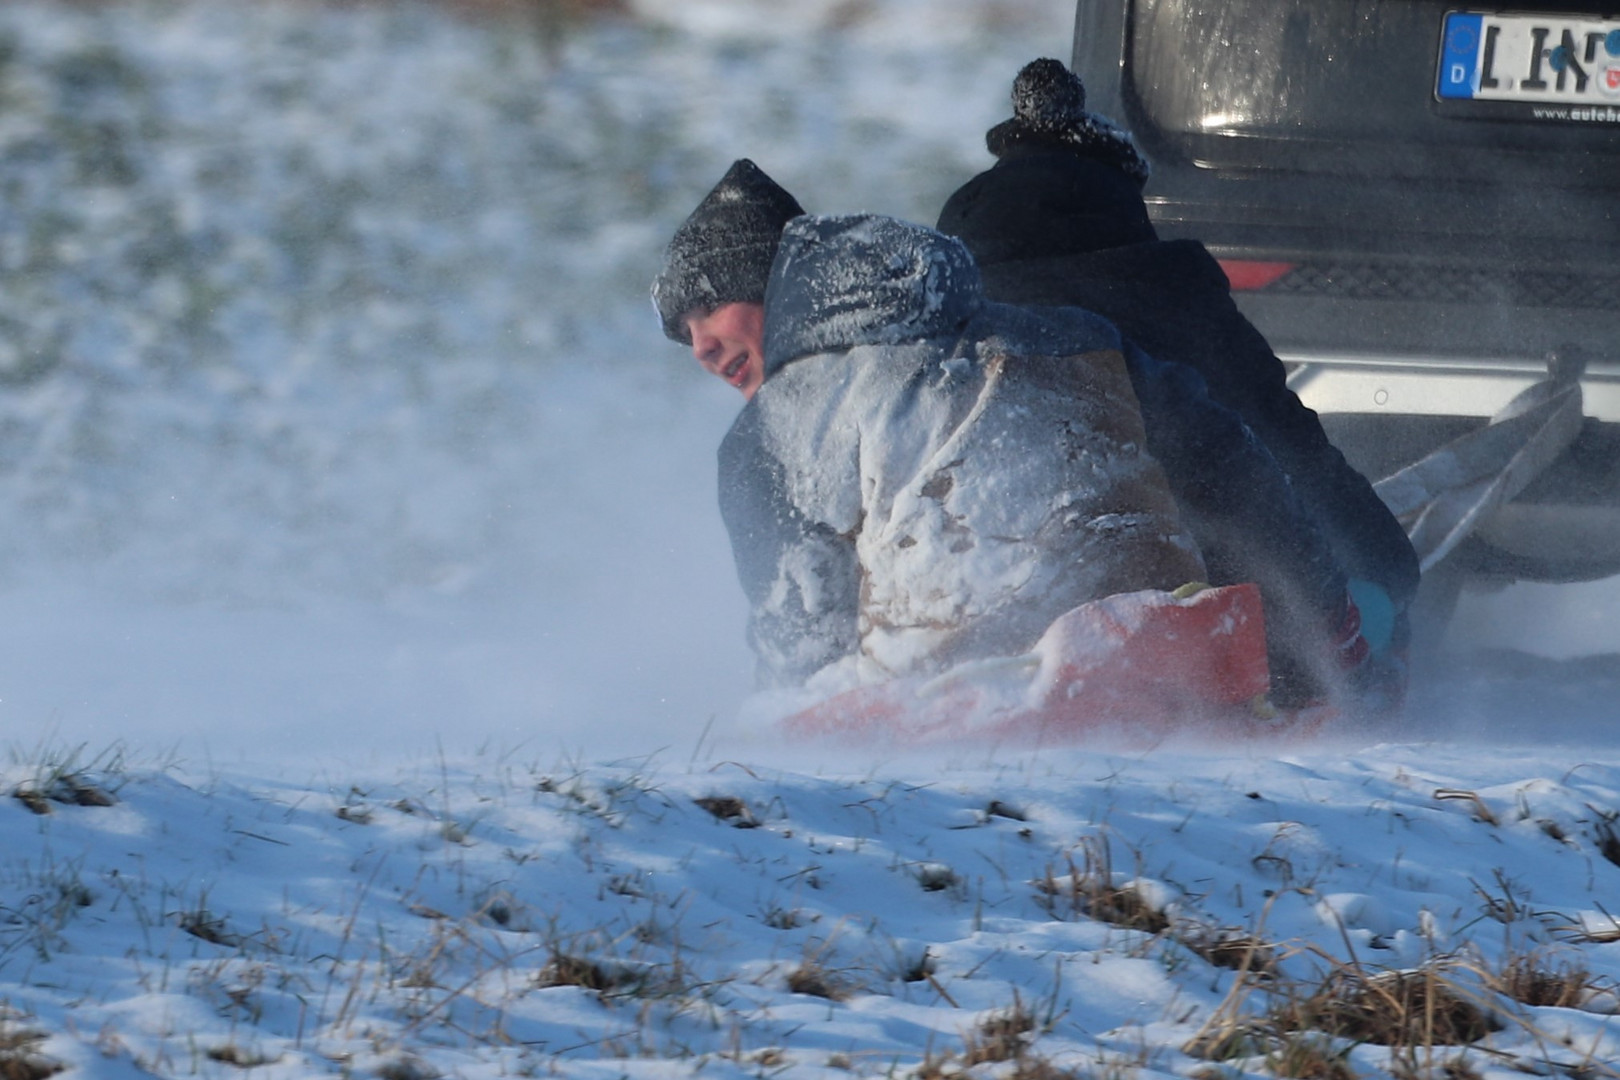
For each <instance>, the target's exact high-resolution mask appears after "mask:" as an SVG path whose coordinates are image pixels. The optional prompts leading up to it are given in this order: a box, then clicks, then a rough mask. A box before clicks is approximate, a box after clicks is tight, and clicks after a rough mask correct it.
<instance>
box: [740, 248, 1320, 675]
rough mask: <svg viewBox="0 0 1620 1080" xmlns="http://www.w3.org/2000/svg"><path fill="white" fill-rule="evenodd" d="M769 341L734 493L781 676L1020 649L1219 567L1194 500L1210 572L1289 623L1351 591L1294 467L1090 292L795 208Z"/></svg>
mask: <svg viewBox="0 0 1620 1080" xmlns="http://www.w3.org/2000/svg"><path fill="white" fill-rule="evenodd" d="M765 351H766V372H767V378H766V382H765V385H764V386H763V387H762V388H761V390H760V392H759V393H758V394H757V395H756V396H755V399H754V401H753V402H752V403H751V404H750V405H749V406H748V407H747V408H745V410H744V412H743V414H742V415H741V416H740V417H739V418H738V421H737V424H736V425H735V426H734V428H733V430H732V432H731V433H730V434H729V435H728V437H727V439H726V441H725V444H724V445H723V447H722V453H721V501H722V507H723V510H724V512H725V517H726V523H727V526H728V528H729V529H730V531H731V535H732V542H733V547H734V550H735V551H736V553H737V559H738V569H739V573H740V575H741V577H742V579H743V584H744V588H745V590H746V591H747V593H748V595H749V599H750V601H751V605H752V609H753V613H752V617H751V627H750V631H751V639H752V641H753V644H754V647H755V649H756V652H757V653H758V655H759V657H760V661H761V668H762V673H763V674H764V675H765V676H766V680H765V681H767V682H771V683H797V682H801V681H803V679H804V678H806V677H807V676H808V675H810V674H812V673H814V671H816V670H818V668H819V667H821V666H824V665H825V664H826V663H829V662H831V661H833V660H837V659H839V658H841V657H843V656H847V655H851V653H852V652H858V653H859V655H860V657H861V661H860V662H861V663H864V664H865V665H866V669H867V670H866V671H865V673H864V674H865V675H866V677H881V676H882V675H883V674H886V673H891V672H895V671H899V670H906V669H908V668H910V667H914V666H917V664H918V662H919V661H920V662H921V663H923V664H924V665H926V664H928V663H940V662H949V661H952V660H955V659H960V658H962V657H964V656H974V655H1007V654H1010V653H1016V652H1018V651H1020V650H1021V649H1023V648H1025V647H1027V646H1028V644H1029V643H1030V642H1032V641H1033V640H1034V638H1035V637H1037V636H1038V635H1039V633H1040V632H1041V631H1042V630H1044V629H1045V628H1046V626H1047V625H1048V624H1049V623H1050V622H1051V620H1052V619H1053V618H1055V617H1056V616H1057V615H1058V614H1061V613H1062V612H1063V611H1065V610H1067V609H1068V608H1069V607H1072V606H1074V605H1075V604H1078V603H1082V602H1084V601H1085V600H1088V599H1092V598H1094V597H1095V596H1099V595H1106V594H1108V593H1110V592H1117V591H1123V590H1127V589H1137V588H1148V587H1159V588H1173V587H1175V586H1176V585H1179V584H1182V583H1184V582H1185V581H1186V580H1189V579H1191V578H1193V577H1196V576H1203V574H1202V571H1201V570H1200V568H1199V567H1198V565H1197V560H1196V558H1195V557H1191V555H1190V551H1189V547H1188V545H1187V544H1186V540H1185V536H1184V534H1183V526H1181V525H1180V524H1179V523H1178V522H1179V521H1180V520H1182V519H1183V518H1184V519H1185V521H1186V523H1187V526H1189V527H1190V529H1189V530H1188V531H1190V532H1192V534H1193V535H1194V536H1196V537H1197V540H1198V543H1199V546H1201V547H1203V548H1204V551H1205V554H1206V556H1207V557H1208V559H1209V576H1210V577H1211V578H1212V579H1214V580H1215V581H1216V583H1222V582H1224V581H1240V580H1241V581H1258V582H1259V583H1260V584H1261V587H1262V591H1263V593H1265V594H1266V599H1267V605H1268V627H1269V626H1270V625H1271V624H1272V623H1275V626H1276V628H1277V630H1278V640H1279V641H1280V642H1290V641H1291V642H1292V643H1293V644H1294V645H1295V647H1298V646H1299V644H1300V643H1301V642H1306V641H1309V642H1313V643H1320V641H1321V640H1322V638H1323V636H1324V630H1323V627H1325V626H1326V625H1327V624H1329V623H1334V624H1335V625H1336V620H1338V619H1340V618H1342V616H1343V614H1344V611H1345V598H1344V597H1345V593H1344V578H1343V575H1342V574H1340V573H1339V571H1338V569H1337V567H1336V565H1335V564H1334V562H1333V560H1332V558H1331V556H1330V555H1329V553H1328V551H1327V548H1326V545H1325V543H1324V542H1323V541H1322V539H1321V538H1320V536H1319V535H1317V534H1316V533H1315V532H1314V530H1313V529H1312V528H1311V527H1310V526H1309V525H1308V523H1307V522H1306V521H1305V519H1304V517H1303V515H1302V514H1301V513H1300V511H1299V508H1298V506H1297V504H1296V503H1295V502H1294V501H1293V497H1292V494H1291V492H1290V490H1289V488H1288V485H1287V483H1286V480H1285V479H1284V478H1283V477H1282V475H1281V472H1280V470H1278V469H1277V467H1276V465H1275V463H1274V462H1273V461H1272V460H1271V459H1270V457H1269V455H1268V454H1267V453H1266V452H1265V450H1264V449H1263V448H1262V447H1261V446H1260V445H1259V444H1258V443H1257V442H1256V441H1255V440H1254V439H1253V438H1252V436H1250V435H1249V433H1248V432H1247V430H1246V429H1245V428H1244V427H1243V425H1242V424H1241V422H1239V421H1238V420H1237V418H1236V416H1235V415H1234V414H1232V413H1231V412H1229V411H1228V410H1226V409H1224V408H1222V407H1221V406H1219V405H1216V404H1215V403H1214V402H1212V401H1210V400H1209V398H1208V397H1207V395H1206V394H1205V392H1204V389H1203V386H1202V383H1201V380H1199V378H1198V377H1197V375H1196V374H1194V373H1192V372H1191V371H1188V370H1186V369H1183V368H1179V367H1177V366H1175V365H1165V364H1159V363H1156V362H1154V361H1153V360H1151V359H1149V358H1148V357H1147V356H1146V355H1144V354H1142V353H1141V352H1140V350H1137V349H1134V348H1132V347H1131V346H1129V345H1128V344H1126V343H1125V342H1123V341H1122V340H1121V338H1120V337H1119V335H1118V333H1117V332H1116V331H1115V330H1114V328H1113V327H1112V326H1111V325H1110V324H1108V323H1107V322H1106V321H1104V320H1102V319H1100V318H1097V317H1096V316H1093V315H1091V314H1090V313H1087V312H1084V311H1079V310H1075V309H1066V310H1039V311H1037V310H1034V309H1020V308H1015V307H1010V306H1006V305H1000V304H992V303H988V302H986V301H985V300H984V299H983V296H982V292H981V286H980V283H979V280H978V274H977V270H976V268H975V267H974V266H973V264H972V262H971V260H970V259H968V258H967V257H966V255H965V253H964V252H963V250H962V249H961V248H960V247H959V245H957V244H955V243H954V242H951V241H949V240H947V239H946V238H944V237H942V236H940V235H939V234H937V233H934V232H932V231H931V230H926V229H922V228H920V227H916V226H907V225H903V224H901V223H898V222H893V221H892V220H891V219H882V218H870V217H857V218H819V219H818V218H805V219H800V220H799V221H796V222H794V223H793V224H792V225H790V226H789V228H788V230H787V231H786V232H785V233H784V239H783V246H782V250H781V252H780V253H779V255H778V258H777V262H776V265H775V267H774V268H773V274H772V282H771V286H770V290H769V291H768V293H767V300H766V346H765ZM1137 397H1140V398H1141V403H1142V406H1143V407H1142V409H1141V410H1140V411H1139V410H1138V407H1137V401H1136V399H1137ZM1144 415H1146V416H1150V417H1158V418H1160V419H1159V420H1158V421H1157V422H1155V423H1154V424H1152V425H1151V426H1150V427H1149V428H1148V429H1146V430H1145V431H1144V430H1143V428H1142V426H1141V425H1142V417H1143V416H1144ZM1164 418H1174V420H1173V422H1165V420H1164ZM1144 445H1145V447H1146V448H1147V450H1148V451H1149V454H1148V455H1144V454H1142V453H1141V450H1142V448H1143V446H1144ZM1155 459H1157V463H1156V461H1155ZM1158 463H1162V465H1163V467H1164V470H1165V472H1166V473H1168V474H1169V476H1168V479H1169V491H1170V492H1171V493H1173V495H1174V497H1175V498H1174V502H1173V503H1171V502H1169V501H1167V500H1165V499H1164V498H1163V497H1162V496H1163V494H1164V487H1165V483H1166V481H1165V478H1164V473H1161V472H1160V465H1159V464H1158ZM1178 505H1179V514H1178V511H1177V506H1178ZM1234 508H1235V509H1234ZM1240 536H1241V539H1239V537H1240ZM1273 606H1275V608H1276V616H1275V618H1273V614H1272V610H1271V609H1272V608H1273Z"/></svg>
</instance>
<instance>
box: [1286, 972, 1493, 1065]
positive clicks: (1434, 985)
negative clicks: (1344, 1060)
mask: <svg viewBox="0 0 1620 1080" xmlns="http://www.w3.org/2000/svg"><path fill="white" fill-rule="evenodd" d="M1272 1020H1273V1022H1274V1023H1275V1024H1276V1026H1277V1027H1278V1028H1280V1029H1282V1030H1285V1031H1299V1030H1302V1029H1306V1028H1310V1029H1314V1030H1317V1031H1321V1032H1324V1033H1326V1034H1328V1035H1334V1036H1339V1037H1342V1038H1346V1039H1352V1040H1354V1041H1356V1042H1365V1043H1374V1044H1376V1045H1379V1046H1391V1047H1407V1046H1459V1045H1464V1044H1467V1043H1472V1042H1477V1041H1478V1040H1480V1039H1483V1038H1484V1037H1485V1036H1487V1035H1489V1034H1491V1032H1493V1031H1499V1030H1501V1024H1499V1023H1498V1022H1497V1021H1496V1020H1495V1018H1493V1017H1492V1016H1491V1015H1490V1014H1489V1013H1487V1012H1486V1011H1485V1010H1484V1009H1482V1008H1480V1007H1479V1006H1478V1005H1476V1004H1474V1003H1473V1002H1472V1001H1470V1000H1469V999H1468V995H1465V994H1463V993H1461V992H1459V991H1457V990H1456V989H1455V988H1454V987H1453V986H1452V985H1451V984H1450V982H1449V981H1448V980H1447V979H1445V978H1444V977H1443V976H1442V975H1441V974H1440V973H1439V972H1438V971H1436V970H1434V969H1433V968H1424V969H1422V970H1418V971H1392V972H1385V973H1382V974H1378V975H1372V976H1368V975H1365V974H1364V973H1363V972H1361V971H1360V970H1358V969H1355V968H1350V967H1343V968H1340V969H1338V970H1336V971H1334V972H1333V973H1332V974H1331V975H1329V977H1328V978H1327V980H1326V981H1324V982H1323V984H1322V986H1321V987H1319V988H1318V989H1317V990H1316V992H1314V993H1312V994H1310V995H1309V996H1307V997H1305V998H1301V999H1294V1000H1291V1001H1289V1002H1286V1003H1285V1004H1284V1005H1283V1006H1281V1007H1279V1008H1278V1009H1276V1010H1274V1012H1273V1014H1272Z"/></svg>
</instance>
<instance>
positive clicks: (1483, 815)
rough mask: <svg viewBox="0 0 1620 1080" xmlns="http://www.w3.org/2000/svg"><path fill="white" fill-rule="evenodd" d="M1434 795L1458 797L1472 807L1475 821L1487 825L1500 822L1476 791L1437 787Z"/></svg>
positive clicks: (1442, 797)
mask: <svg viewBox="0 0 1620 1080" xmlns="http://www.w3.org/2000/svg"><path fill="white" fill-rule="evenodd" d="M1434 797H1435V798H1436V799H1441V800H1446V799H1460V800H1462V801H1463V802H1466V803H1468V804H1469V805H1470V806H1472V807H1473V810H1474V820H1475V821H1483V822H1484V823H1485V824H1487V825H1500V824H1502V822H1501V821H1500V820H1499V819H1498V818H1497V816H1496V813H1495V812H1494V811H1493V810H1492V809H1491V808H1490V807H1489V806H1486V805H1485V800H1484V799H1481V798H1480V797H1479V793H1478V792H1474V791H1464V790H1462V789H1461V788H1438V789H1437V790H1436V791H1435V793H1434Z"/></svg>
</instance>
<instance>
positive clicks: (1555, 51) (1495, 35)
mask: <svg viewBox="0 0 1620 1080" xmlns="http://www.w3.org/2000/svg"><path fill="white" fill-rule="evenodd" d="M1436 95H1437V96H1438V97H1439V99H1440V101H1441V102H1442V103H1460V102H1477V103H1480V104H1481V105H1484V104H1487V103H1505V104H1509V105H1512V106H1517V107H1518V108H1516V109H1514V110H1513V111H1514V112H1518V113H1522V114H1523V115H1525V116H1527V118H1530V119H1541V120H1577V121H1592V120H1596V121H1609V122H1616V123H1620V19H1601V18H1597V17H1595V16H1586V15H1551V14H1548V15H1521V14H1487V13H1481V12H1462V11H1453V12H1449V13H1447V15H1446V16H1445V24H1444V26H1443V27H1442V28H1441V37H1440V64H1439V71H1438V73H1437V79H1436ZM1526 110H1527V111H1526Z"/></svg>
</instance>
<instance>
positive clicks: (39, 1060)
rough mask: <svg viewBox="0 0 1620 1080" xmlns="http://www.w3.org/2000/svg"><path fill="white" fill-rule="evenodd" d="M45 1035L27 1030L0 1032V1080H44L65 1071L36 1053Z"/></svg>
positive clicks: (60, 1066) (54, 1062)
mask: <svg viewBox="0 0 1620 1080" xmlns="http://www.w3.org/2000/svg"><path fill="white" fill-rule="evenodd" d="M45 1038H46V1036H45V1034H44V1033H43V1032H39V1031H33V1030H30V1029H28V1028H15V1029H12V1030H10V1031H3V1032H0V1080H45V1078H46V1077H48V1076H55V1075H56V1074H57V1073H59V1072H63V1071H64V1070H66V1069H67V1066H66V1065H64V1064H63V1063H62V1062H60V1061H57V1060H55V1059H54V1058H48V1057H46V1056H45V1055H44V1054H41V1053H40V1052H39V1051H38V1049H37V1048H38V1046H39V1044H40V1043H42V1042H44V1041H45Z"/></svg>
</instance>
